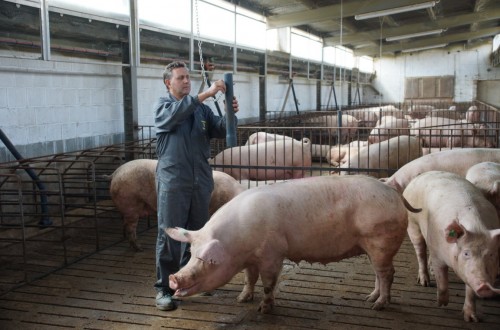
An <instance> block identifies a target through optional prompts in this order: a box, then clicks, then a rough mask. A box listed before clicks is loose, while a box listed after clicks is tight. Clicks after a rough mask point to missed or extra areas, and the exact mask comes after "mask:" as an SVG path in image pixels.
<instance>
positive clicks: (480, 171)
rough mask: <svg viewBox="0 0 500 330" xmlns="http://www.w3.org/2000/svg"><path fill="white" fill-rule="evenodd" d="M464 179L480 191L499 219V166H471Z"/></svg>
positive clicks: (489, 163) (485, 163) (493, 163)
mask: <svg viewBox="0 0 500 330" xmlns="http://www.w3.org/2000/svg"><path fill="white" fill-rule="evenodd" d="M465 178H466V179H467V180H469V181H470V182H472V183H473V184H474V185H475V186H476V187H478V188H479V190H481V192H482V193H483V195H484V196H485V197H486V198H487V199H488V200H489V201H490V202H491V203H492V204H493V205H494V206H495V208H496V210H497V214H498V217H499V218H500V164H499V163H495V162H482V163H479V164H476V165H473V166H471V167H470V168H469V169H468V170H467V173H466V175H465Z"/></svg>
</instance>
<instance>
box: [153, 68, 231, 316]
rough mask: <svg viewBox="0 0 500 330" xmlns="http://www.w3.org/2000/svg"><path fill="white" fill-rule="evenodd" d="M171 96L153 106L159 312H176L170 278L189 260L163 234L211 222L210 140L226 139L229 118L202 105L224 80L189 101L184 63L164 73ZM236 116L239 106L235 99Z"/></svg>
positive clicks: (178, 245) (184, 249)
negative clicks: (155, 138) (155, 140)
mask: <svg viewBox="0 0 500 330" xmlns="http://www.w3.org/2000/svg"><path fill="white" fill-rule="evenodd" d="M163 82H164V83H165V86H166V87H167V92H168V93H167V95H166V96H162V97H160V99H159V100H158V102H157V103H156V104H155V106H154V112H155V128H156V137H157V142H156V154H157V156H158V165H157V168H156V191H157V195H158V238H157V241H156V277H157V281H156V283H155V285H154V286H155V289H156V291H157V295H156V307H157V308H158V309H160V310H173V309H175V308H176V306H175V303H174V302H173V301H172V295H173V292H172V291H171V289H170V288H169V284H168V277H169V275H170V274H174V273H176V272H177V271H178V270H179V269H180V267H182V266H184V265H185V264H186V263H187V262H188V261H189V258H190V253H189V250H188V249H189V246H188V245H186V244H183V243H180V242H178V241H175V240H173V239H171V238H170V237H168V236H167V235H166V233H165V231H164V229H166V228H169V227H181V228H186V229H188V230H198V229H200V228H202V227H203V226H204V225H205V223H206V222H207V221H208V219H209V215H208V206H209V203H210V195H211V193H212V190H213V189H214V181H213V175H212V169H211V167H210V165H209V164H208V158H210V139H212V138H225V136H226V116H225V115H224V116H223V117H219V116H216V115H215V114H214V113H213V112H212V109H211V108H210V107H208V106H207V105H204V104H203V103H202V102H203V101H205V100H206V99H207V98H209V97H213V96H215V94H217V92H222V93H225V91H226V85H225V83H224V81H223V80H217V81H215V82H213V83H212V85H211V86H210V88H208V89H207V90H206V91H202V92H200V93H199V94H198V95H197V96H191V95H189V93H190V92H191V80H190V76H189V70H188V68H187V67H186V64H185V63H184V62H172V63H170V64H169V65H167V66H166V68H165V71H164V72H163ZM232 105H233V109H234V112H238V110H239V109H238V101H237V100H236V98H234V99H233V100H232Z"/></svg>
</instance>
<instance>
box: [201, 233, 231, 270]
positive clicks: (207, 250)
mask: <svg viewBox="0 0 500 330" xmlns="http://www.w3.org/2000/svg"><path fill="white" fill-rule="evenodd" d="M195 257H196V258H198V259H200V260H202V261H203V262H206V263H208V264H213V265H220V264H221V263H222V262H224V259H226V251H225V249H224V247H223V246H222V243H221V242H220V241H219V240H216V239H213V240H211V241H210V242H208V243H207V244H205V245H203V246H202V247H201V248H200V250H199V251H197V252H196V256H195Z"/></svg>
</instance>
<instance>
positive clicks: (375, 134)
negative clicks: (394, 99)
mask: <svg viewBox="0 0 500 330" xmlns="http://www.w3.org/2000/svg"><path fill="white" fill-rule="evenodd" d="M384 118H386V120H384ZM391 118H394V117H389V116H385V117H383V118H382V120H381V123H380V124H378V125H377V126H375V127H374V128H373V129H372V130H371V131H370V135H369V136H368V142H369V143H379V142H382V141H385V140H389V139H390V138H392V137H395V136H398V135H410V129H409V128H408V119H402V118H394V119H391Z"/></svg>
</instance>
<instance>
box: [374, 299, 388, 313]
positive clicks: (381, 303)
mask: <svg viewBox="0 0 500 330" xmlns="http://www.w3.org/2000/svg"><path fill="white" fill-rule="evenodd" d="M388 304H389V302H388V301H376V302H375V303H374V304H373V306H372V309H373V310H375V311H379V310H382V309H384V308H385V306H386V305H388Z"/></svg>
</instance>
